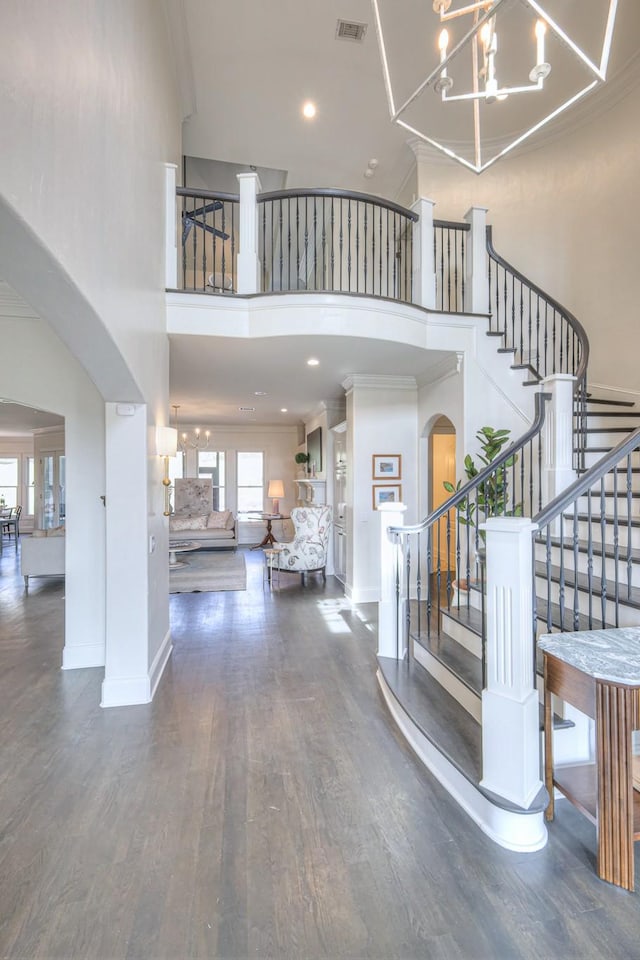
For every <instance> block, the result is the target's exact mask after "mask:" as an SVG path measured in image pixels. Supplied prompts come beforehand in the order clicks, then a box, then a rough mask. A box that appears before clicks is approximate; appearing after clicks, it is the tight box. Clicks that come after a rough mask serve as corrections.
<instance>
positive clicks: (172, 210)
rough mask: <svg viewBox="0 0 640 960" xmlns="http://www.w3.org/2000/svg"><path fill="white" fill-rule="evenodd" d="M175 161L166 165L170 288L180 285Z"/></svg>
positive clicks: (166, 277)
mask: <svg viewBox="0 0 640 960" xmlns="http://www.w3.org/2000/svg"><path fill="white" fill-rule="evenodd" d="M177 169H178V168H177V167H176V165H175V163H165V165H164V170H165V174H164V243H165V259H164V285H165V287H167V289H169V290H175V288H176V287H177V286H178V232H177V231H178V227H177V223H176V171H177Z"/></svg>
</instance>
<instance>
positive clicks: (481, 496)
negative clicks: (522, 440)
mask: <svg viewBox="0 0 640 960" xmlns="http://www.w3.org/2000/svg"><path fill="white" fill-rule="evenodd" d="M510 435H511V431H510V430H495V429H494V428H493V427H482V428H481V429H480V430H478V432H477V433H476V439H477V440H478V441H479V443H480V451H481V452H480V453H479V454H478V461H479V465H476V462H475V461H474V459H473V457H472V456H471V455H470V454H467V456H466V457H465V458H464V472H465V474H466V476H467V479H468V480H473V478H474V477H477V476H478V474H479V473H480V472H481V471H482V470H484V468H485V467H488V466H489V464H490V463H492V462H493V461H494V460H495V458H496V457H497V456H498V454H499V453H500V451H501V450H502V448H503V447H504V445H505V443H507V442H508V440H509V437H510ZM517 459H518V456H517V454H514V455H513V456H512V457H509V458H508V459H507V460H505V462H504V463H503V464H502V465H501V466H500V468H499V469H497V470H496V472H495V473H493V474H492V475H491V476H489V477H488V478H487V479H486V480H484V481H483V482H482V483H481V484H480V485H479V486H478V488H477V492H476V495H475V497H474V498H473V499H472V498H469V497H465V499H464V500H461V501H460V503H459V504H457V510H458V515H459V520H460V523H462V524H465V526H470V527H477V526H478V525H479V524H480V523H482V522H483V521H484V520H486V518H487V517H500V516H506V515H507V514H508V515H509V516H512V517H519V516H521V515H522V504H515V505H514V506H513V507H512V508H511V509H509V510H507V506H508V502H509V498H508V495H509V490H508V474H507V471H508V469H509V468H510V467H513V465H514V464H515V463H516V461H517ZM461 486H462V480H458V482H457V484H456V485H455V486H454V485H453V484H452V483H451V482H450V481H449V480H445V481H444V488H445V490H446V491H447V493H457V491H458V490H459V489H460V487H461ZM478 532H479V535H480V537H481V539H482V540H484V531H483V530H480V531H478Z"/></svg>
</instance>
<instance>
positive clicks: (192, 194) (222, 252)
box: [176, 187, 240, 293]
mask: <svg viewBox="0 0 640 960" xmlns="http://www.w3.org/2000/svg"><path fill="white" fill-rule="evenodd" d="M176 193H177V196H178V230H179V232H180V247H179V249H180V251H181V256H180V260H181V264H180V266H181V269H180V276H181V280H182V289H183V290H195V291H199V292H201V293H235V292H236V290H237V265H236V253H237V246H238V233H239V222H240V206H239V204H240V198H239V196H238V195H236V194H230V193H213V192H211V191H210V190H197V191H196V190H187V189H185V188H183V187H178V189H177V190H176Z"/></svg>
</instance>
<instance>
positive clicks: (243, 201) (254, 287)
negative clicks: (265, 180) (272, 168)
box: [237, 171, 261, 293]
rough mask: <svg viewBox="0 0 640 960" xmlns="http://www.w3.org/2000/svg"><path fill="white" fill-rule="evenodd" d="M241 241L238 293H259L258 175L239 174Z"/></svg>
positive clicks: (238, 264) (252, 173) (251, 173)
mask: <svg viewBox="0 0 640 960" xmlns="http://www.w3.org/2000/svg"><path fill="white" fill-rule="evenodd" d="M238 183H239V185H240V228H239V229H240V241H239V248H238V263H237V266H238V293H259V291H260V260H259V258H258V205H257V200H256V198H257V196H258V193H259V192H260V189H261V187H260V180H259V178H258V174H257V173H254V172H253V171H251V172H250V173H239V174H238Z"/></svg>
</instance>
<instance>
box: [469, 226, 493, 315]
mask: <svg viewBox="0 0 640 960" xmlns="http://www.w3.org/2000/svg"><path fill="white" fill-rule="evenodd" d="M464 219H465V220H466V222H467V223H468V224H470V225H471V229H470V231H469V237H468V241H467V246H466V251H465V259H466V274H467V275H466V278H465V280H466V297H465V301H466V309H467V310H468V311H469V312H470V313H489V261H488V256H487V208H486V207H471V208H470V209H469V210H467V212H466V213H465V216H464Z"/></svg>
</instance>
